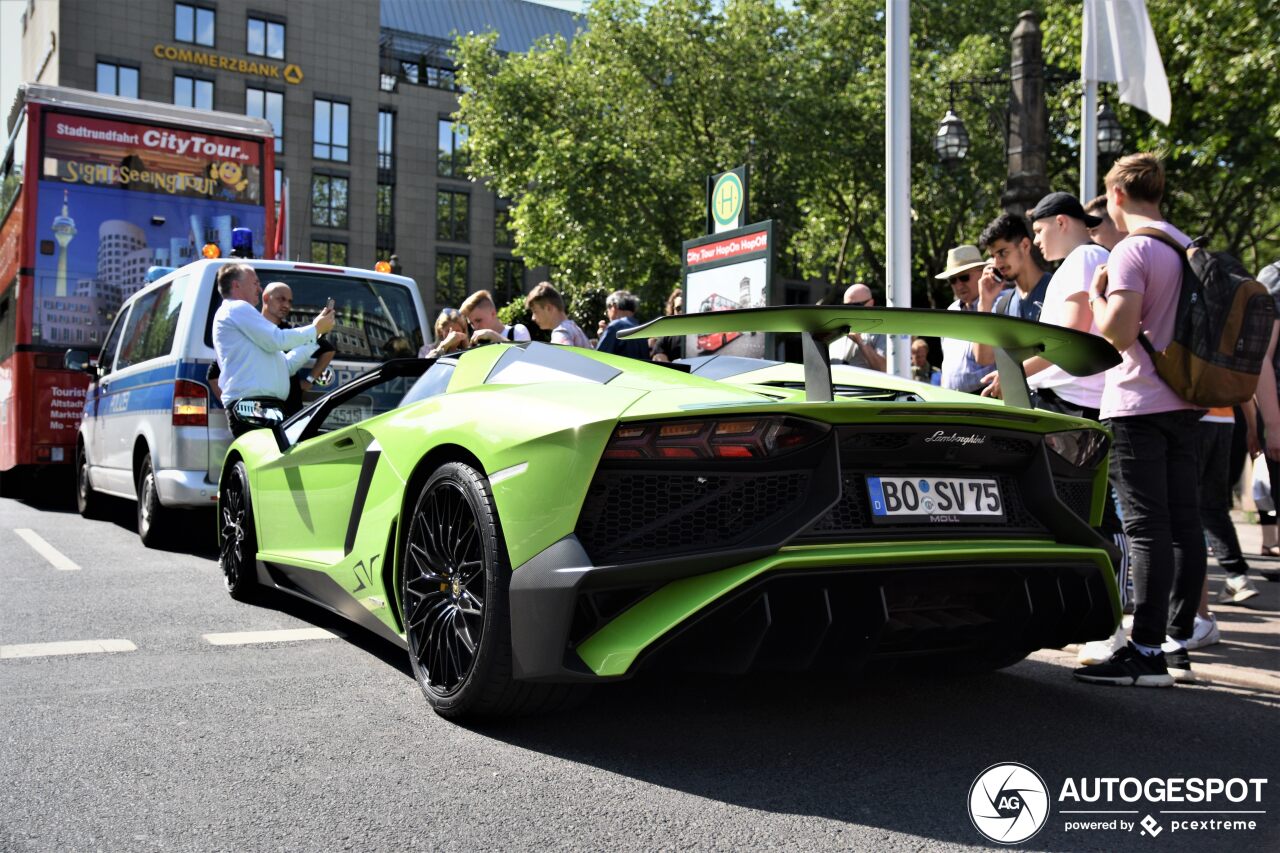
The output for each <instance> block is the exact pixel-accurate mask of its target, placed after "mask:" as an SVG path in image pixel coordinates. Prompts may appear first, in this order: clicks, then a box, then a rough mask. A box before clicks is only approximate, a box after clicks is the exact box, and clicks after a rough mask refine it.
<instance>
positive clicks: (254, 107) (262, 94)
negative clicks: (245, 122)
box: [244, 88, 284, 154]
mask: <svg viewBox="0 0 1280 853" xmlns="http://www.w3.org/2000/svg"><path fill="white" fill-rule="evenodd" d="M244 114H245V115H247V116H253V117H254V118H265V119H266V120H267V121H269V122H271V129H272V130H273V131H274V132H275V135H276V153H277V154H278V153H280V152H281V151H284V95H282V94H280V93H279V92H268V91H266V90H265V89H253V88H246V89H245V90H244Z"/></svg>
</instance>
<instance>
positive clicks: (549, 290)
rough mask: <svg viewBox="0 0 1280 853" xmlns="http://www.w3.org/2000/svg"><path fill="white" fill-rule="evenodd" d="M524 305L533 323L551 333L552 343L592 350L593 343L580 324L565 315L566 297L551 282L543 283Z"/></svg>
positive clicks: (533, 291)
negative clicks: (531, 316)
mask: <svg viewBox="0 0 1280 853" xmlns="http://www.w3.org/2000/svg"><path fill="white" fill-rule="evenodd" d="M524 305H525V307H526V308H528V309H529V313H530V314H532V315H533V322H535V323H537V324H538V328H539V329H542V330H543V331H544V332H550V333H551V343H553V344H559V345H560V346H569V347H582V348H583V349H591V341H589V340H587V336H586V333H584V332H583V331H582V329H580V328H579V327H578V324H577V323H575V322H573V320H571V319H569V315H568V314H567V313H565V309H564V297H563V296H561V295H560V292H559V291H558V290H556V289H555V288H554V287H552V286H551V282H549V281H543V282H540V283H539V284H538V286H537V287H535V288H534V289H533V290H531V291H529V295H528V296H526V297H525V298H524Z"/></svg>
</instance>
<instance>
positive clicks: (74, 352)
mask: <svg viewBox="0 0 1280 853" xmlns="http://www.w3.org/2000/svg"><path fill="white" fill-rule="evenodd" d="M62 366H63V367H65V368H66V369H67V370H74V371H76V372H78V373H89V374H92V375H93V376H97V375H98V366H97V365H96V364H94V363H93V358H92V356H90V355H89V353H87V352H85V351H84V350H80V349H69V350H67V351H66V353H65V354H64V355H63V356H62Z"/></svg>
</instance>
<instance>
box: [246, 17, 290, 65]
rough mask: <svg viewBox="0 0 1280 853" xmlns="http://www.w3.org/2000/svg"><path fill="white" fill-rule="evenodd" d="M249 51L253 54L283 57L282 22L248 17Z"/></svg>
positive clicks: (275, 57)
mask: <svg viewBox="0 0 1280 853" xmlns="http://www.w3.org/2000/svg"><path fill="white" fill-rule="evenodd" d="M249 52H250V53H252V54H253V55H254V56H269V57H271V58H272V59H284V24H279V23H276V22H275V21H264V20H263V19H261V18H250V19H249Z"/></svg>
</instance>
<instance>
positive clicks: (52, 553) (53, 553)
mask: <svg viewBox="0 0 1280 853" xmlns="http://www.w3.org/2000/svg"><path fill="white" fill-rule="evenodd" d="M13 532H14V533H16V534H18V535H19V536H21V537H22V541H24V542H26V543H27V544H28V545H30V546H31V549H32V550H33V551H35V552H36V553H37V554H39V555H40V556H41V557H44V558H45V559H46V560H48V561H49V564H50V565H52V566H53V567H54V568H55V569H58V570H60V571H64V572H78V571H80V567H79V566H77V565H76V564H75V563H73V562H71V560H70V559H69V558H68V557H67V556H66V555H65V554H63V553H62V552H61V551H59V550H58V549H57V548H55V547H53V546H52V545H50V544H49V543H48V542H46V541H44V539H43V538H41V536H40V534H39V533H36V532H35V531H34V530H31V529H30V528H27V527H15V528H14V529H13Z"/></svg>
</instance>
